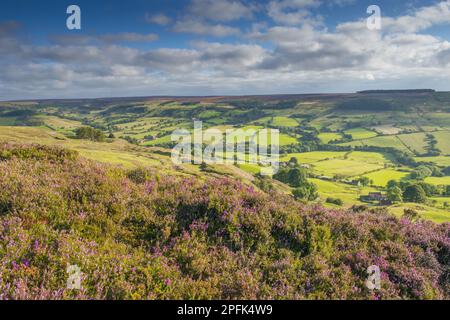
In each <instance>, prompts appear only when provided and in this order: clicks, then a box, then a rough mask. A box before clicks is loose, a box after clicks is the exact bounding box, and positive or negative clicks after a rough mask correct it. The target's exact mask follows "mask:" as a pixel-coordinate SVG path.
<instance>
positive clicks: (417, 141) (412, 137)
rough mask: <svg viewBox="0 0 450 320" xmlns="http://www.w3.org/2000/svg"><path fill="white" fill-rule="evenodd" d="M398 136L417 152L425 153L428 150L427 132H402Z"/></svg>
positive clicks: (411, 149)
mask: <svg viewBox="0 0 450 320" xmlns="http://www.w3.org/2000/svg"><path fill="white" fill-rule="evenodd" d="M397 138H398V139H399V140H400V141H401V142H402V143H403V144H404V145H405V146H406V147H407V148H408V149H409V150H410V151H411V152H412V153H415V154H425V153H426V152H427V150H426V147H427V145H428V144H427V142H426V141H425V138H426V133H422V132H421V133H412V134H401V135H398V136H397Z"/></svg>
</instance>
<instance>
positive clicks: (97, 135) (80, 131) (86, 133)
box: [75, 127, 105, 142]
mask: <svg viewBox="0 0 450 320" xmlns="http://www.w3.org/2000/svg"><path fill="white" fill-rule="evenodd" d="M75 135H76V137H77V138H78V139H87V140H92V141H100V142H101V141H105V135H104V134H103V132H102V131H100V130H98V129H94V128H91V127H81V128H77V129H76V130H75Z"/></svg>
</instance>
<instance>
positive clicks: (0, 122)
mask: <svg viewBox="0 0 450 320" xmlns="http://www.w3.org/2000/svg"><path fill="white" fill-rule="evenodd" d="M15 122H16V118H14V117H7V118H6V117H5V118H0V126H13V125H14V124H15Z"/></svg>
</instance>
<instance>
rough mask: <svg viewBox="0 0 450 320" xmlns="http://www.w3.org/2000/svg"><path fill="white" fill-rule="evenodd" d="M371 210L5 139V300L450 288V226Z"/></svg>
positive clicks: (361, 293) (1, 253)
mask: <svg viewBox="0 0 450 320" xmlns="http://www.w3.org/2000/svg"><path fill="white" fill-rule="evenodd" d="M360 211H361V210H333V209H325V208H323V207H321V206H319V205H307V204H304V203H302V202H300V201H296V200H295V199H293V198H292V197H290V196H286V195H281V194H273V193H264V192H262V191H260V190H258V189H257V188H256V187H254V186H251V185H248V184H244V183H241V182H239V181H236V180H232V179H230V178H213V177H204V178H202V179H199V178H198V177H191V176H174V175H167V174H165V173H164V172H156V171H152V170H151V169H135V170H131V171H130V170H124V169H121V168H118V167H114V166H109V165H104V164H100V163H97V162H93V161H89V160H86V159H84V158H81V157H79V156H77V154H76V153H74V152H71V151H66V150H62V149H58V148H54V147H42V146H36V145H15V144H3V145H0V258H1V260H0V299H450V225H449V224H441V225H438V224H435V223H432V222H429V221H422V220H419V221H411V220H409V219H407V218H403V219H398V218H396V217H394V216H391V215H389V214H387V213H386V212H384V211H383V210H373V211H367V212H364V211H362V212H360ZM68 265H78V266H79V267H80V269H81V270H82V272H83V277H82V289H81V290H69V289H67V287H66V281H67V276H68V275H67V273H66V269H67V266H68ZM371 265H377V266H379V267H380V269H381V272H382V274H381V277H382V281H381V284H382V289H381V290H380V291H370V290H368V289H367V288H366V286H365V280H366V278H367V274H366V270H367V268H368V267H369V266H371Z"/></svg>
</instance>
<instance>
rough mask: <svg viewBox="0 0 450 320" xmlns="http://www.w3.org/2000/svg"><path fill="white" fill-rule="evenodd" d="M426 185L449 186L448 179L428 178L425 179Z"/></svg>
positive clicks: (449, 181) (449, 178)
mask: <svg viewBox="0 0 450 320" xmlns="http://www.w3.org/2000/svg"><path fill="white" fill-rule="evenodd" d="M425 182H426V183H429V184H434V185H437V186H441V185H445V186H447V185H450V177H429V178H426V179H425Z"/></svg>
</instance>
